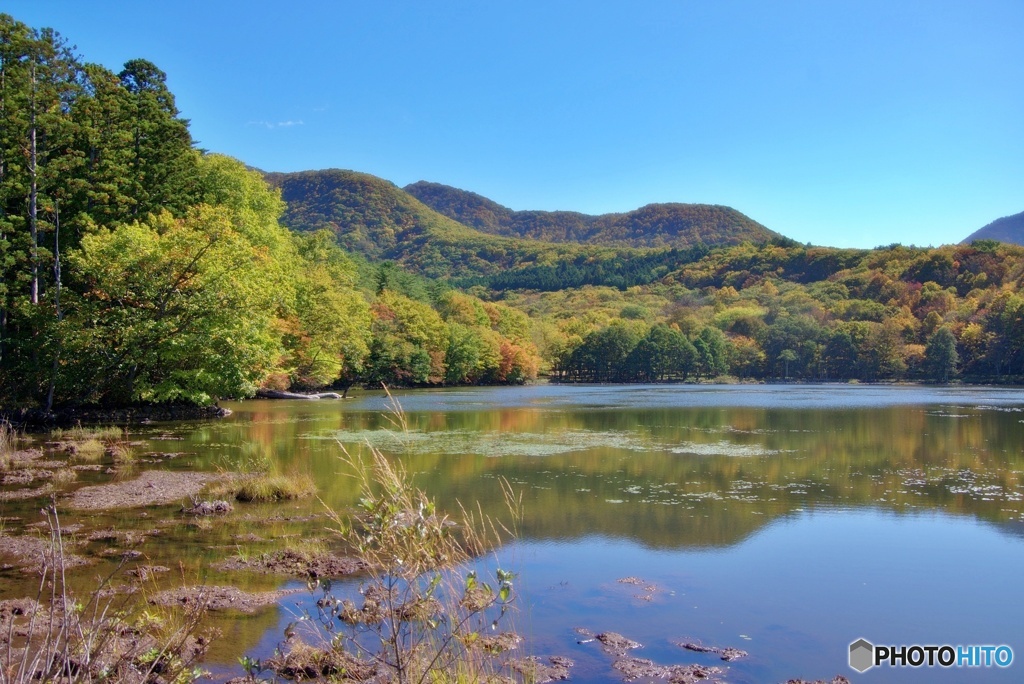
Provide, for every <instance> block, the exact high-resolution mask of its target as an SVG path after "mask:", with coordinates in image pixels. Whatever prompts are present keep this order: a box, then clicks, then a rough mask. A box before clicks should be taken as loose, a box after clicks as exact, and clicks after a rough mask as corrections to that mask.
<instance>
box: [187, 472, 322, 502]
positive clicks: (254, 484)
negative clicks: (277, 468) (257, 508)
mask: <svg viewBox="0 0 1024 684" xmlns="http://www.w3.org/2000/svg"><path fill="white" fill-rule="evenodd" d="M314 494H316V483H314V482H313V478H312V477H310V476H309V475H307V474H291V475H279V474H275V473H241V474H235V475H232V476H230V477H227V478H225V479H223V480H221V481H219V482H216V483H215V484H212V485H210V486H209V487H207V488H206V490H205V491H204V495H205V496H207V497H209V498H213V499H230V498H233V499H235V500H237V501H243V502H250V501H282V500H286V499H301V498H304V497H307V496H313V495H314Z"/></svg>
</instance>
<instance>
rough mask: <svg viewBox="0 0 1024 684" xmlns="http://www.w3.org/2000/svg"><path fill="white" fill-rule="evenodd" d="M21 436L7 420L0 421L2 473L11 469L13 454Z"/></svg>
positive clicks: (0, 464) (0, 469)
mask: <svg viewBox="0 0 1024 684" xmlns="http://www.w3.org/2000/svg"><path fill="white" fill-rule="evenodd" d="M20 440H21V435H20V434H19V433H18V431H17V430H15V429H14V426H13V425H11V424H10V423H9V422H7V421H6V420H0V471H4V470H10V469H11V464H12V460H11V454H13V453H14V452H15V451H16V450H17V447H18V442H19V441H20Z"/></svg>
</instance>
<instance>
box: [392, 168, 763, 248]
mask: <svg viewBox="0 0 1024 684" xmlns="http://www.w3.org/2000/svg"><path fill="white" fill-rule="evenodd" d="M404 190H405V191H406V192H407V193H409V194H410V195H412V196H413V197H415V198H416V199H418V200H419V201H420V202H422V203H423V204H425V205H427V206H428V207H430V208H431V209H433V210H434V211H436V212H438V213H440V214H444V215H445V216H447V217H449V218H451V219H454V220H455V221H458V222H459V223H462V224H464V225H467V226H470V227H472V228H476V229H477V230H479V231H482V232H485V233H490V234H492V235H503V236H507V237H519V238H530V239H534V240H545V241H549V242H580V243H588V244H602V245H614V246H620V247H690V246H693V245H696V244H706V245H732V244H738V243H741V242H745V241H750V242H765V241H767V240H771V239H773V238H778V237H781V236H780V235H779V234H778V233H776V232H774V231H772V230H769V229H768V228H766V227H765V226H763V225H761V224H760V223H758V222H757V221H754V220H753V219H751V218H749V217H748V216H745V215H743V214H741V213H740V212H738V211H736V210H735V209H732V208H731V207H724V206H719V205H711V204H684V203H681V202H670V203H661V204H648V205H646V206H643V207H641V208H639V209H635V210H633V211H629V212H625V213H615V214H602V215H599V216H592V215H589V214H583V213H580V212H575V211H513V210H512V209H509V208H508V207H505V206H502V205H501V204H498V203H497V202H495V201H494V200H491V199H488V198H486V197H484V196H482V195H478V194H477V193H475V192H470V191H468V190H460V189H459V188H453V187H451V186H448V185H443V184H441V183H431V182H428V181H419V182H417V183H413V184H411V185H407V186H406V187H405V188H404Z"/></svg>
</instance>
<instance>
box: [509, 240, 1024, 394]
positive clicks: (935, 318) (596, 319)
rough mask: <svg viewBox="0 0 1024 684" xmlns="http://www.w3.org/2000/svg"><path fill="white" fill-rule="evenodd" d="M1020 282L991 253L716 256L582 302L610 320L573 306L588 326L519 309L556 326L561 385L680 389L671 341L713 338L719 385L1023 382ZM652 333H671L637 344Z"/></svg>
mask: <svg viewBox="0 0 1024 684" xmlns="http://www.w3.org/2000/svg"><path fill="white" fill-rule="evenodd" d="M1022 281H1024V249H1022V248H1019V247H1015V246H1011V245H1005V244H1000V243H996V242H993V241H977V242H975V243H973V244H971V245H959V246H946V247H940V248H927V249H925V248H915V247H903V246H899V245H894V246H891V247H886V248H879V249H875V250H838V249H829V248H810V247H805V246H801V245H796V244H788V245H786V244H785V243H778V242H777V243H775V244H767V245H761V246H754V245H742V246H738V247H734V248H729V249H721V250H715V251H713V252H712V253H710V254H708V255H707V256H706V257H704V258H703V259H701V260H699V261H696V262H694V263H691V264H687V265H686V266H684V267H683V268H681V269H680V270H678V271H677V272H675V273H672V274H670V275H669V276H667V277H666V278H664V279H662V280H661V281H660V282H659V283H656V284H652V285H650V286H647V287H645V288H633V289H632V290H630V291H629V292H628V293H625V294H624V295H623V296H622V298H621V299H619V298H613V297H609V296H608V295H607V294H606V293H607V289H603V290H602V289H600V288H597V289H594V290H593V291H592V295H591V296H594V295H599V296H600V297H601V298H604V299H608V300H609V304H610V311H609V312H608V313H605V314H603V315H602V316H595V314H594V312H595V311H599V310H600V302H595V304H596V305H597V306H594V307H589V308H588V307H587V306H586V305H585V304H581V302H580V301H578V298H577V299H576V300H574V301H573V302H572V304H571V306H572V307H573V308H574V309H575V310H577V311H579V310H583V311H588V310H589V311H590V312H591V314H590V316H591V320H590V321H589V323H587V324H586V325H584V326H581V325H580V322H579V321H573V322H572V323H571V324H569V319H567V318H560V313H559V312H560V311H561V309H562V308H563V307H564V306H566V305H565V304H560V305H557V306H551V307H548V308H546V310H543V312H541V309H540V307H539V306H538V304H539V302H540V301H543V300H541V299H539V298H538V297H534V298H533V300H532V301H530V303H526V302H523V301H521V302H520V305H521V306H524V307H525V308H526V309H527V310H531V309H533V310H534V311H535V312H537V313H539V314H540V315H542V316H544V317H545V318H546V319H547V320H549V321H554V322H555V324H554V326H551V325H550V324H549V331H548V333H547V336H548V338H549V340H551V341H550V342H549V343H548V345H547V347H546V349H547V350H548V352H549V353H550V354H551V356H552V358H553V359H554V365H553V371H554V374H555V376H556V377H558V378H560V379H563V380H568V381H596V382H606V381H658V380H685V379H688V378H691V379H692V378H693V377H694V376H696V375H697V374H698V373H699V372H701V369H700V365H699V364H698V363H697V361H696V360H695V359H696V357H694V355H693V354H691V353H689V351H688V350H687V351H686V352H683V353H680V352H678V351H675V349H676V348H679V347H680V346H681V345H680V336H681V337H682V339H684V340H688V341H689V342H690V343H692V344H694V345H695V346H696V344H697V342H698V340H699V339H700V338H702V337H705V336H706V335H707V334H708V332H707V331H709V330H713V331H716V333H717V334H718V335H721V336H722V341H723V343H724V344H723V349H724V353H723V354H722V358H723V359H724V364H725V366H724V368H723V369H722V373H723V374H729V375H732V376H735V377H739V378H752V379H787V378H788V379H799V380H862V381H882V380H928V381H937V382H948V381H950V380H952V379H955V378H961V379H965V380H969V381H982V382H1015V381H1019V380H1020V379H1021V377H1022V376H1024V297H1022V296H1021V283H1022ZM584 292H585V290H584ZM630 299H633V300H642V301H644V302H645V306H642V307H637V306H635V305H632V304H628V302H629V301H630ZM616 306H617V307H619V308H620V310H619V311H618V312H616V311H615V307H616ZM665 325H668V326H669V330H670V331H671V333H667V332H666V331H664V330H663V331H661V332H659V333H658V334H657V335H656V337H654V338H651V337H649V336H651V335H653V334H654V332H655V330H659V329H660V328H661V327H663V326H665ZM552 327H554V329H553V330H552V329H551V328H552ZM626 330H629V331H631V332H630V335H628V336H627V335H626V332H625V331H626ZM611 339H615V340H616V344H610V343H609V340H611ZM641 340H644V341H645V342H644V345H641V344H640V341H641ZM645 345H646V346H645ZM681 348H683V349H685V345H682V346H681ZM652 350H653V351H652ZM652 355H653V356H655V357H656V358H673V359H675V361H674V362H673V364H672V365H671V366H669V370H668V371H667V372H662V373H654V374H652V373H650V372H649V371H647V370H646V369H644V367H643V366H642V364H639V361H640V359H641V358H642V357H644V356H652ZM705 374H707V373H706V372H705Z"/></svg>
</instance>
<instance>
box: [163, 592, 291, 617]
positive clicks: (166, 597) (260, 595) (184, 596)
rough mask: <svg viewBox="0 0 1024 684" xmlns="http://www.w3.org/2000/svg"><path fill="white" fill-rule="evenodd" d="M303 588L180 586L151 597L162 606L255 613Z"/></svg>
mask: <svg viewBox="0 0 1024 684" xmlns="http://www.w3.org/2000/svg"><path fill="white" fill-rule="evenodd" d="M302 591H304V590H303V589H282V590H279V591H261V592H247V591H242V590H241V589H236V588H235V587H180V588H178V589H169V590H167V591H161V592H160V593H159V594H157V595H156V596H154V597H153V598H151V599H150V600H149V602H150V603H152V604H154V605H159V606H184V607H190V608H196V607H200V608H204V609H206V610H215V611H221V610H233V611H237V612H239V613H246V614H252V613H255V612H256V611H258V610H259V609H261V608H266V607H267V606H272V605H275V604H277V602H278V601H280V600H281V599H283V598H284V597H285V596H290V595H292V594H297V593H299V592H302Z"/></svg>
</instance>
